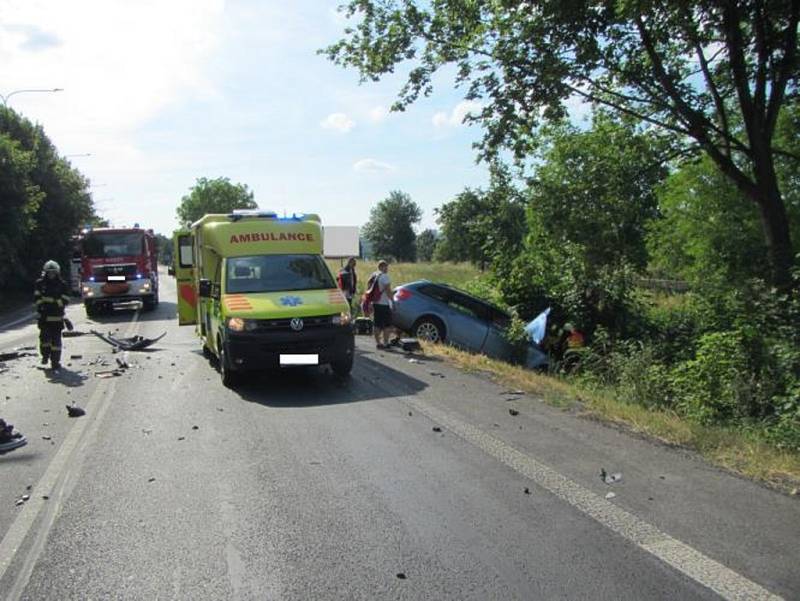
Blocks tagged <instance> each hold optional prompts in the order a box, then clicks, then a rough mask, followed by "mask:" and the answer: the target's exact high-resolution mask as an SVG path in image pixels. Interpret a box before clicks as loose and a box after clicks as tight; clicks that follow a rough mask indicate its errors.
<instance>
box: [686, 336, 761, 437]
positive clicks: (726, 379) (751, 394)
mask: <svg viewBox="0 0 800 601" xmlns="http://www.w3.org/2000/svg"><path fill="white" fill-rule="evenodd" d="M754 376H755V374H753V372H752V368H751V365H750V362H749V360H748V357H747V353H746V352H745V350H744V338H743V336H742V333H741V332H739V331H729V332H713V333H710V334H705V335H703V336H701V337H700V340H699V341H698V345H697V353H696V355H695V357H694V359H691V360H689V361H685V362H684V363H681V364H680V365H678V366H677V367H676V368H675V369H674V370H673V372H672V385H673V388H674V389H675V390H676V391H677V399H676V406H677V408H678V410H679V411H680V412H681V413H683V414H685V415H687V416H689V417H691V418H693V419H696V420H698V421H700V422H702V423H712V422H725V421H730V420H732V419H735V418H739V419H741V418H744V417H750V415H751V411H752V405H753V404H754V403H755V402H757V383H756V380H755V377H754Z"/></svg>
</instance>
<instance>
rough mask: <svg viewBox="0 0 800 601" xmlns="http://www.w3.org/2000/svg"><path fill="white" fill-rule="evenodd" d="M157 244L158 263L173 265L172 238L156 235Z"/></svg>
mask: <svg viewBox="0 0 800 601" xmlns="http://www.w3.org/2000/svg"><path fill="white" fill-rule="evenodd" d="M156 244H157V245H158V262H159V263H161V264H162V265H171V264H172V238H168V237H167V236H164V235H163V234H156Z"/></svg>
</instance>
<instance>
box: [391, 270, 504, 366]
mask: <svg viewBox="0 0 800 601" xmlns="http://www.w3.org/2000/svg"><path fill="white" fill-rule="evenodd" d="M510 321H511V317H510V316H509V314H508V313H506V312H505V311H503V310H502V309H500V308H498V307H495V306H494V305H491V304H489V303H487V302H485V301H482V300H480V299H478V298H475V297H474V296H472V295H470V294H467V293H466V292H463V291H462V290H458V289H456V288H452V287H451V286H447V285H445V284H435V283H433V282H429V281H427V280H420V281H418V282H412V283H410V284H403V285H402V286H398V287H397V288H396V290H395V294H394V308H393V310H392V322H393V324H394V326H395V327H397V328H399V329H401V330H403V331H405V332H409V333H410V334H411V335H412V336H414V337H416V338H419V339H420V340H427V341H430V342H445V341H446V342H448V343H450V344H452V345H453V346H456V347H459V348H462V349H465V350H468V351H472V352H475V353H483V354H485V355H488V356H489V357H493V358H496V359H503V360H506V361H508V360H510V359H511V357H512V355H513V350H512V348H511V345H510V344H509V343H508V341H507V340H506V338H505V336H504V330H505V328H506V327H507V326H508V324H509V323H510Z"/></svg>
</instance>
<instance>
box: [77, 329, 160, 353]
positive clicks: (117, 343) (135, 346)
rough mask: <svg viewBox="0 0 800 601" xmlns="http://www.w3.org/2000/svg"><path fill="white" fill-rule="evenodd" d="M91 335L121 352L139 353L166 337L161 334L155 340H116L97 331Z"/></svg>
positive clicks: (93, 331) (142, 337) (135, 338)
mask: <svg viewBox="0 0 800 601" xmlns="http://www.w3.org/2000/svg"><path fill="white" fill-rule="evenodd" d="M91 332H92V334H94V335H95V336H97V337H98V338H99V339H100V340H102V341H104V342H107V343H108V344H110V345H111V346H113V347H114V348H115V349H118V350H121V351H141V350H143V349H146V348H147V347H149V346H151V345H153V344H155V343H156V342H158V341H159V340H161V339H162V338H163V337H164V336H166V335H167V333H166V332H164V333H163V334H161V336H158V337H156V338H145V337H144V336H138V335H137V336H131V337H130V338H116V337H115V336H112V335H111V334H108V335H104V334H101V333H100V332H98V331H97V330H91Z"/></svg>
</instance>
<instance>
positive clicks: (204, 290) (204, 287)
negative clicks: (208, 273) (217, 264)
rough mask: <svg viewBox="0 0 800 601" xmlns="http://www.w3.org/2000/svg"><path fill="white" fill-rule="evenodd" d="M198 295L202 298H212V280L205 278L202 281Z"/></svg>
mask: <svg viewBox="0 0 800 601" xmlns="http://www.w3.org/2000/svg"><path fill="white" fill-rule="evenodd" d="M197 293H198V296H199V297H200V298H211V280H207V279H205V278H203V279H202V280H200V288H199V289H198V291H197Z"/></svg>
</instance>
